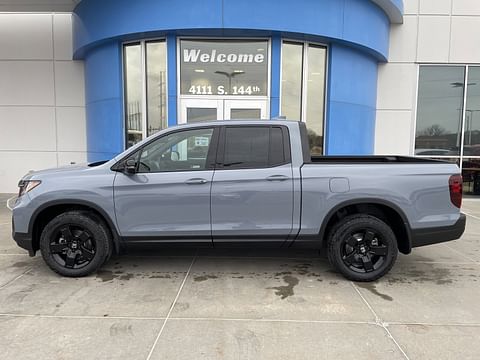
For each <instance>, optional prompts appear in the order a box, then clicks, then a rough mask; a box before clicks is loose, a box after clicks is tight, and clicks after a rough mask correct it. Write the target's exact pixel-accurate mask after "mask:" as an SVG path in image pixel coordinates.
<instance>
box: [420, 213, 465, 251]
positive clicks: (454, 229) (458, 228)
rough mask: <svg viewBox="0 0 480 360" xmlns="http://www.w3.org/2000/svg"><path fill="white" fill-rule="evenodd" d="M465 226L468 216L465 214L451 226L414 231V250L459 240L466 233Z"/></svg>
mask: <svg viewBox="0 0 480 360" xmlns="http://www.w3.org/2000/svg"><path fill="white" fill-rule="evenodd" d="M465 224H466V216H465V214H460V218H459V219H458V220H457V222H456V223H455V224H453V225H451V226H442V227H435V228H426V229H412V230H411V236H412V237H411V239H412V248H415V247H419V246H425V245H432V244H438V243H441V242H445V241H450V240H455V239H458V238H460V237H461V236H462V234H463V232H464V231H465Z"/></svg>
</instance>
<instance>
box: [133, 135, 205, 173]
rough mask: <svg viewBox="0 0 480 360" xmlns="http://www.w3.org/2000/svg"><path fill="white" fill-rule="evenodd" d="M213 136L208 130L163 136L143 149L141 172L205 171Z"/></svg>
mask: <svg viewBox="0 0 480 360" xmlns="http://www.w3.org/2000/svg"><path fill="white" fill-rule="evenodd" d="M212 134H213V129H212V128H208V129H194V130H186V131H179V132H175V133H173V134H169V135H166V136H162V137H161V138H159V139H158V140H155V141H153V142H152V143H150V144H148V145H146V146H145V147H144V148H143V149H142V153H141V155H140V160H139V161H140V163H139V165H138V169H139V172H163V171H192V170H205V169H206V168H207V155H208V149H209V147H210V141H211V138H212Z"/></svg>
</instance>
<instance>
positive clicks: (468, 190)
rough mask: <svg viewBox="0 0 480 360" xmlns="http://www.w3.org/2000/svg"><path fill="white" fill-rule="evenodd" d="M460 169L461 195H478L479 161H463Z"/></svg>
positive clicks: (479, 189)
mask: <svg viewBox="0 0 480 360" xmlns="http://www.w3.org/2000/svg"><path fill="white" fill-rule="evenodd" d="M462 165H463V167H462V175H463V193H464V194H471V195H480V159H468V158H466V159H464V160H463V164H462Z"/></svg>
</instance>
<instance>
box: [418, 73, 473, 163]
mask: <svg viewBox="0 0 480 360" xmlns="http://www.w3.org/2000/svg"><path fill="white" fill-rule="evenodd" d="M464 78H465V68H464V67H462V66H421V67H420V75H419V84H418V110H417V131H416V135H415V154H416V155H429V154H430V153H432V152H434V154H435V155H437V154H438V155H445V156H455V155H460V145H461V138H462V133H461V128H462V109H463V92H464V85H465V84H464V83H465V80H464Z"/></svg>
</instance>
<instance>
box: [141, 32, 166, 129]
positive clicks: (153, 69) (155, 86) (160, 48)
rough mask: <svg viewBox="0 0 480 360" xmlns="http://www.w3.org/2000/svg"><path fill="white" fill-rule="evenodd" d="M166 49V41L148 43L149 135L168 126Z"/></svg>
mask: <svg viewBox="0 0 480 360" xmlns="http://www.w3.org/2000/svg"><path fill="white" fill-rule="evenodd" d="M166 51H167V49H166V44H165V41H155V42H147V43H146V48H145V52H146V67H147V69H146V74H147V124H148V127H147V136H150V135H152V134H154V133H156V132H157V131H160V130H162V129H165V128H166V127H167V106H166V100H167V99H166V98H167V97H166V91H167V89H166V83H167V74H166V70H167V53H166Z"/></svg>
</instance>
